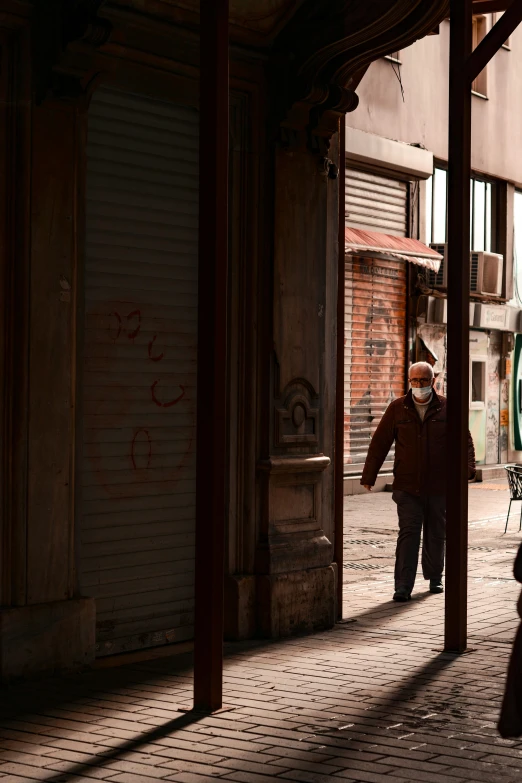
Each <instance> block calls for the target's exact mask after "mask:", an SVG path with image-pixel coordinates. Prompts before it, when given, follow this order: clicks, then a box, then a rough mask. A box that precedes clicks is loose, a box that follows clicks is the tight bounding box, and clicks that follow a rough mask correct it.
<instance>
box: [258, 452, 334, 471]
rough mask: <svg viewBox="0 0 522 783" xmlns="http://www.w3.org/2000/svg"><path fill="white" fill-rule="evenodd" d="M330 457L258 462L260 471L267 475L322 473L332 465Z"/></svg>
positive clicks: (276, 459)
mask: <svg viewBox="0 0 522 783" xmlns="http://www.w3.org/2000/svg"><path fill="white" fill-rule="evenodd" d="M330 461H331V460H330V457H326V456H325V455H324V454H313V455H310V456H308V455H305V456H303V457H296V456H292V457H270V458H269V459H266V460H261V461H260V462H258V465H257V466H258V468H259V470H262V471H265V472H267V473H321V472H322V471H323V470H326V468H327V467H328V466H329V465H330Z"/></svg>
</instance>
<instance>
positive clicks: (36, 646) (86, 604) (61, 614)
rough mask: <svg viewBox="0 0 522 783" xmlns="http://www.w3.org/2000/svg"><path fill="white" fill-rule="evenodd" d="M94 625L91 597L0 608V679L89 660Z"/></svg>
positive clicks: (78, 665) (79, 664) (68, 667)
mask: <svg viewBox="0 0 522 783" xmlns="http://www.w3.org/2000/svg"><path fill="white" fill-rule="evenodd" d="M95 625H96V607H95V603H94V599H92V598H76V599H72V600H70V601H56V602H53V603H49V604H34V605H32V606H20V607H15V608H11V609H0V681H2V682H7V681H9V680H12V679H15V678H19V677H33V676H35V675H39V674H43V673H51V672H57V671H63V670H71V669H79V668H81V667H83V666H87V665H89V664H91V663H92V662H93V661H94V644H95Z"/></svg>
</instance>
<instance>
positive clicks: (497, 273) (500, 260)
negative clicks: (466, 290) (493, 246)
mask: <svg viewBox="0 0 522 783" xmlns="http://www.w3.org/2000/svg"><path fill="white" fill-rule="evenodd" d="M503 265H504V257H503V256H501V255H500V254H499V253H484V252H480V253H470V266H471V275H470V291H471V292H472V293H474V294H485V295H487V296H502V267H503Z"/></svg>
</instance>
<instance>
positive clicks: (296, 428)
mask: <svg viewBox="0 0 522 783" xmlns="http://www.w3.org/2000/svg"><path fill="white" fill-rule="evenodd" d="M318 401H319V399H318V396H317V394H316V393H315V391H314V389H313V388H312V386H311V384H310V383H308V381H306V380H304V379H303V378H295V379H294V380H292V381H291V382H290V383H289V384H288V385H287V387H286V388H285V389H284V391H283V393H282V395H281V398H280V399H279V400H278V401H277V402H276V408H275V420H274V428H275V431H274V446H275V447H276V448H292V447H294V446H315V447H316V446H318V444H319V432H318V430H319V408H318Z"/></svg>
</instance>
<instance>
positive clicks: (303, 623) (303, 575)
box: [257, 565, 336, 639]
mask: <svg viewBox="0 0 522 783" xmlns="http://www.w3.org/2000/svg"><path fill="white" fill-rule="evenodd" d="M335 603H336V602H335V570H334V568H333V566H331V565H330V566H326V567H324V568H311V569H309V570H306V571H293V572H290V573H287V574H272V575H263V576H258V577H257V605H258V606H257V610H258V630H259V632H260V633H261V634H262V635H263V636H264V637H269V638H271V639H276V638H278V637H281V636H291V635H292V634H297V633H304V632H311V631H316V630H320V629H323V628H332V627H333V625H334V623H335Z"/></svg>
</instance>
